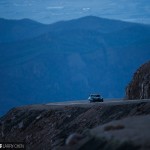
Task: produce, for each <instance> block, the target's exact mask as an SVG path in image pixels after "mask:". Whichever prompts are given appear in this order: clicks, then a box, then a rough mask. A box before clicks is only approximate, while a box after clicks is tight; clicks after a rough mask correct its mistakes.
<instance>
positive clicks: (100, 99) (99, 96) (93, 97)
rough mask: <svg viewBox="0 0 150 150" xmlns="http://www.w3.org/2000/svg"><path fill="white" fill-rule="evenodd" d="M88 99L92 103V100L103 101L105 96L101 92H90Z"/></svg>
mask: <svg viewBox="0 0 150 150" xmlns="http://www.w3.org/2000/svg"><path fill="white" fill-rule="evenodd" d="M88 100H89V101H90V103H92V102H103V98H102V97H101V95H100V94H90V96H89V98H88Z"/></svg>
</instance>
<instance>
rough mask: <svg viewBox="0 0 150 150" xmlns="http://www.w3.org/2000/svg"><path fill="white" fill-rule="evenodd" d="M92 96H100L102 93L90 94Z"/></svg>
mask: <svg viewBox="0 0 150 150" xmlns="http://www.w3.org/2000/svg"><path fill="white" fill-rule="evenodd" d="M90 96H100V94H90Z"/></svg>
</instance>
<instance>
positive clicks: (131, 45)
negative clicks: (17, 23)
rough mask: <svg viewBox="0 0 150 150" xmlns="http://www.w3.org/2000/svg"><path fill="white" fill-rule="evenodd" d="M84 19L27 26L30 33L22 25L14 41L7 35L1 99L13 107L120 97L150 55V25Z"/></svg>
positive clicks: (2, 45) (0, 66) (0, 55)
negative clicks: (96, 95)
mask: <svg viewBox="0 0 150 150" xmlns="http://www.w3.org/2000/svg"><path fill="white" fill-rule="evenodd" d="M90 18H91V17H90ZM88 19H89V17H87V18H80V19H75V20H73V21H65V23H63V24H62V22H59V23H56V24H52V25H46V28H45V26H44V28H43V25H42V27H41V25H40V27H38V28H35V29H34V32H31V29H30V28H29V29H30V35H28V32H25V31H27V29H28V27H29V26H28V27H27V26H26V27H25V28H24V27H23V30H21V32H20V35H21V34H22V33H26V34H27V35H24V36H23V37H22V38H23V39H21V40H20V39H19V40H17V38H19V36H20V35H19V36H18V37H17V38H16V41H14V39H13V40H12V41H11V38H12V37H13V36H12V32H10V33H8V34H7V35H8V41H5V42H2V41H1V43H0V48H1V50H0V58H1V59H0V62H1V63H0V69H1V72H0V82H1V87H0V96H1V98H3V99H4V100H6V101H8V102H7V103H10V104H12V106H16V105H20V104H30V103H46V102H49V101H65V100H72V99H86V98H87V97H88V95H89V94H90V93H92V92H95V91H96V92H100V93H101V94H102V96H103V97H107V98H108V97H109V98H110V97H116V98H117V97H123V96H124V90H125V87H126V85H127V84H128V82H129V81H130V78H131V76H132V74H133V73H134V71H135V70H136V68H137V67H138V66H139V65H141V64H142V63H144V62H146V61H148V60H149V59H150V57H149V56H150V44H149V43H150V27H149V26H145V25H143V26H142V25H139V24H134V23H133V24H132V23H129V24H128V23H125V24H124V22H122V21H121V23H120V22H119V21H117V22H116V21H114V22H113V23H112V24H114V25H112V24H109V25H108V24H107V23H104V22H102V20H101V19H100V22H98V23H95V22H91V21H90V20H88ZM92 19H95V18H93V17H92ZM97 19H98V18H96V22H97ZM85 20H86V21H85ZM106 20H107V19H106ZM109 21H110V20H109ZM83 22H84V24H83ZM85 22H87V26H85ZM88 22H90V24H89V25H88ZM92 24H93V26H92ZM101 24H105V27H103V28H100V27H101ZM115 24H116V25H115ZM122 24H123V25H122ZM108 26H109V28H108ZM118 26H120V27H119V28H118ZM112 27H113V29H112ZM98 28H99V29H98ZM29 29H28V30H29ZM104 29H105V32H100V31H104ZM36 30H39V31H38V35H37V33H36ZM106 31H107V32H106ZM135 31H136V32H135ZM35 33H36V34H35ZM9 35H10V37H9ZM5 40H6V39H5ZM1 109H5V107H4V108H1ZM7 109H8V108H7Z"/></svg>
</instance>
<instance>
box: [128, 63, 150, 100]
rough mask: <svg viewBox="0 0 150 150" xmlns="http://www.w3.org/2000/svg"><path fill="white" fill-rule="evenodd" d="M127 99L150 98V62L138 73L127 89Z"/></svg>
mask: <svg viewBox="0 0 150 150" xmlns="http://www.w3.org/2000/svg"><path fill="white" fill-rule="evenodd" d="M126 97H127V99H148V98H150V61H149V62H148V63H145V64H144V65H142V66H141V67H140V68H139V69H138V70H137V71H136V73H135V74H134V76H133V79H132V81H131V82H130V84H129V85H128V87H127V89H126Z"/></svg>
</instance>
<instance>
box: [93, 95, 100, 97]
mask: <svg viewBox="0 0 150 150" xmlns="http://www.w3.org/2000/svg"><path fill="white" fill-rule="evenodd" d="M91 97H100V95H94V94H92V95H91Z"/></svg>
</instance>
